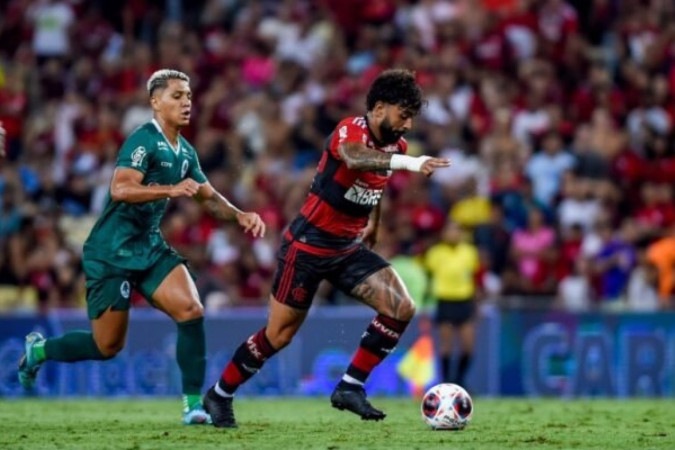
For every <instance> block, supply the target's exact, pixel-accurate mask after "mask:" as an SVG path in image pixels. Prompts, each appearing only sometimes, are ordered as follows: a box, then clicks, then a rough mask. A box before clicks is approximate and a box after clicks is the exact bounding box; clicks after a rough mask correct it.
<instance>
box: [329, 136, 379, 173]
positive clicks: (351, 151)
mask: <svg viewBox="0 0 675 450" xmlns="http://www.w3.org/2000/svg"><path fill="white" fill-rule="evenodd" d="M338 152H339V153H340V156H341V157H342V160H343V161H344V162H345V164H346V165H347V167H348V168H350V169H356V170H389V169H390V167H391V154H390V153H383V152H378V151H377V150H373V149H370V148H368V147H366V146H365V145H363V144H355V143H352V142H348V143H345V144H342V145H340V146H339V147H338Z"/></svg>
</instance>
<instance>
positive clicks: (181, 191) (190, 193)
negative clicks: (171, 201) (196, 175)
mask: <svg viewBox="0 0 675 450" xmlns="http://www.w3.org/2000/svg"><path fill="white" fill-rule="evenodd" d="M200 187H201V184H199V183H197V182H196V181H195V180H193V179H192V178H186V179H184V180H183V181H181V182H180V183H178V184H176V185H175V186H171V191H170V192H169V197H171V198H176V197H194V196H195V195H196V194H197V192H199V188H200Z"/></svg>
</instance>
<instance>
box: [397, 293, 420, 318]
mask: <svg viewBox="0 0 675 450" xmlns="http://www.w3.org/2000/svg"><path fill="white" fill-rule="evenodd" d="M416 310H417V307H416V306H415V301H414V300H413V299H412V298H410V297H408V296H407V295H406V296H404V297H403V298H402V299H401V301H400V303H399V306H398V317H397V318H398V319H399V320H405V321H411V320H412V319H413V317H415V311H416Z"/></svg>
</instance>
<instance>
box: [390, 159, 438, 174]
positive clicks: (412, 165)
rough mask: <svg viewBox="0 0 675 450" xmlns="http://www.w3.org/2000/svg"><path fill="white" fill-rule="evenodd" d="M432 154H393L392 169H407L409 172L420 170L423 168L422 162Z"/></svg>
mask: <svg viewBox="0 0 675 450" xmlns="http://www.w3.org/2000/svg"><path fill="white" fill-rule="evenodd" d="M430 159H431V156H408V155H391V161H390V162H389V167H390V168H391V170H407V171H409V172H419V171H420V170H422V164H424V163H425V162H426V161H428V160H430Z"/></svg>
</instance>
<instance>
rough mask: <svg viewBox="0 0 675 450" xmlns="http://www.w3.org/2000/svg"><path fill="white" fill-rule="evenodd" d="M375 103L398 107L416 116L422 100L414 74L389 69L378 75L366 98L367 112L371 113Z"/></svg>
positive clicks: (402, 70) (420, 90) (408, 71)
mask: <svg viewBox="0 0 675 450" xmlns="http://www.w3.org/2000/svg"><path fill="white" fill-rule="evenodd" d="M377 102H383V103H389V104H390V105H398V106H400V107H401V108H404V109H407V110H408V111H410V113H412V115H417V114H418V113H419V112H420V109H422V105H423V103H424V100H423V99H422V89H421V88H420V87H419V85H418V84H417V82H415V73H414V72H412V71H410V70H406V69H389V70H385V71H384V72H382V73H381V74H379V75H378V76H377V78H375V81H373V84H372V85H371V86H370V90H369V91H368V96H367V97H366V108H367V109H368V111H372V110H373V108H375V104H376V103H377Z"/></svg>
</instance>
